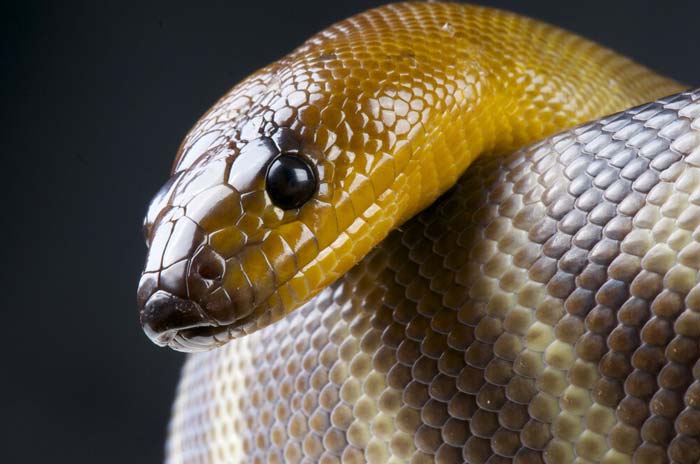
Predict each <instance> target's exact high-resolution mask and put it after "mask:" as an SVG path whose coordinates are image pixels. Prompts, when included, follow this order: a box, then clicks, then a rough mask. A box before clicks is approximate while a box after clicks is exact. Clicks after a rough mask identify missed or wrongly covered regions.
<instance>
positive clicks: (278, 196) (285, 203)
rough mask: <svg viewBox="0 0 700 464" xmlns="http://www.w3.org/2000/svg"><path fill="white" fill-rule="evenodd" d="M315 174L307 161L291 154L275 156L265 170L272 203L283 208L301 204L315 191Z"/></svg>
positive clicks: (286, 208)
mask: <svg viewBox="0 0 700 464" xmlns="http://www.w3.org/2000/svg"><path fill="white" fill-rule="evenodd" d="M316 184H317V181H316V174H315V172H314V169H313V168H312V167H311V165H310V164H309V162H308V161H306V160H305V159H304V158H303V157H301V156H298V155H292V154H282V155H280V156H278V157H277V158H275V160H274V161H273V162H272V164H270V168H269V169H268V170H267V177H266V179H265V185H266V187H265V188H266V189H267V194H268V195H270V198H271V199H272V203H274V204H275V206H277V207H279V208H282V209H284V210H288V209H295V208H299V207H300V206H302V205H303V204H304V203H306V202H307V201H309V199H310V198H311V197H312V196H313V195H314V192H316Z"/></svg>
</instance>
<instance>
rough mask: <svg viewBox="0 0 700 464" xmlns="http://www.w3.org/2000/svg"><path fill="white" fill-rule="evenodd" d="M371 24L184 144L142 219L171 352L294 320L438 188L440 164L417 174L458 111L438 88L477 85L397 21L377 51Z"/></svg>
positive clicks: (155, 320)
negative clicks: (432, 137)
mask: <svg viewBox="0 0 700 464" xmlns="http://www.w3.org/2000/svg"><path fill="white" fill-rule="evenodd" d="M370 19H371V15H370V16H367V17H365V18H364V21H365V23H361V24H360V23H358V24H356V25H354V26H352V27H353V28H355V29H358V30H357V31H355V32H353V31H349V30H347V26H348V25H347V24H346V26H345V27H346V29H345V30H343V29H341V28H339V26H336V27H335V28H331V29H329V30H327V31H325V32H323V33H321V34H320V35H318V36H316V37H314V38H312V39H310V40H309V41H308V42H306V43H305V44H304V45H302V46H301V47H300V48H299V49H297V50H295V51H294V52H292V53H291V54H290V55H288V56H287V57H285V58H283V59H281V60H279V61H277V62H276V63H274V64H272V65H270V66H268V67H266V68H264V69H262V70H260V71H259V72H257V73H255V74H253V75H252V76H250V77H248V78H247V79H245V80H244V81H243V82H241V83H240V84H238V85H237V86H235V87H234V88H233V89H232V90H231V91H229V92H228V93H227V94H226V95H225V96H224V97H223V98H222V99H220V100H219V101H218V102H217V103H216V104H215V105H214V106H213V107H212V108H211V109H210V110H209V111H208V112H207V113H206V114H205V115H204V116H203V117H202V118H201V119H200V120H199V121H198V122H197V124H196V125H195V126H194V127H193V128H192V129H191V131H190V133H189V134H188V135H187V136H186V138H185V140H184V142H183V143H182V145H181V147H180V149H179V151H178V155H177V157H176V160H175V163H174V166H173V169H172V173H171V177H170V179H169V180H168V181H167V183H166V184H165V185H164V186H163V187H162V188H161V190H160V191H159V192H158V193H157V194H156V196H155V197H154V198H153V200H152V202H151V204H150V206H149V209H148V213H147V216H146V219H145V223H144V232H145V237H146V243H147V245H148V247H149V251H148V257H147V260H146V264H145V269H144V271H143V274H142V277H141V280H140V283H139V289H138V304H139V306H140V311H141V317H140V318H141V323H142V325H143V327H144V330H145V332H146V333H147V334H148V336H149V337H150V338H151V339H152V340H153V341H154V342H156V343H157V344H159V345H169V346H170V347H172V348H174V349H176V350H182V351H197V350H203V349H209V348H213V347H215V346H218V345H221V344H223V343H225V342H226V341H228V340H230V339H231V338H234V337H238V336H241V335H244V334H246V333H249V332H252V331H255V330H257V329H259V328H261V327H264V326H266V325H268V324H269V323H271V322H273V321H275V320H277V319H279V318H280V317H283V316H284V315H285V314H288V313H289V312H291V311H293V310H294V309H295V308H297V307H298V306H299V305H301V304H303V303H304V302H306V301H308V300H309V299H310V298H311V297H312V296H313V295H315V294H316V293H317V292H319V291H320V290H321V289H323V288H324V287H326V286H327V285H329V284H331V283H332V282H333V281H335V280H336V279H337V278H338V276H340V275H342V274H344V273H345V272H346V271H348V270H349V269H350V268H351V267H352V266H353V265H354V264H355V263H357V262H358V261H359V260H360V259H361V258H362V257H363V256H365V255H366V254H367V253H368V251H369V250H370V249H371V248H372V247H374V246H375V245H376V244H377V243H378V242H379V241H380V240H381V239H382V238H384V237H385V236H386V235H387V233H388V232H389V231H390V230H391V229H392V228H393V227H394V226H395V225H396V223H397V222H399V221H401V218H404V217H408V216H410V215H411V212H412V210H415V209H416V208H420V207H422V206H424V204H425V203H426V201H425V198H426V191H428V192H429V193H428V196H427V197H428V198H429V197H430V196H432V197H433V198H434V197H435V196H436V194H437V193H438V191H439V190H440V188H441V186H440V184H441V182H439V176H438V175H437V170H436V167H435V166H433V167H432V168H431V170H430V171H428V172H429V174H428V175H426V173H425V172H423V174H422V176H423V178H422V179H421V180H420V182H417V181H416V179H413V177H414V176H413V175H411V176H409V175H407V174H404V173H405V172H407V171H408V169H407V168H408V167H409V165H411V164H412V160H414V159H415V158H414V156H413V155H414V153H413V152H414V149H415V144H416V141H417V140H418V139H419V138H421V137H423V136H424V132H425V130H426V126H425V123H426V122H427V121H428V120H429V119H430V118H431V117H432V114H433V113H435V112H437V114H441V113H442V112H443V111H444V110H445V109H449V108H448V107H446V106H444V105H442V104H440V102H437V103H438V104H437V105H436V104H435V103H436V102H435V101H434V100H436V99H437V98H438V97H437V95H436V94H434V92H436V91H437V92H439V91H440V89H441V88H442V87H444V86H453V87H454V88H453V89H452V90H453V91H454V90H458V89H460V88H463V89H465V90H468V89H472V90H473V82H472V83H469V82H467V78H468V76H457V75H450V74H449V73H448V72H443V73H437V75H436V71H435V64H434V61H435V60H434V57H432V58H431V52H430V50H429V45H427V46H426V45H425V44H421V45H420V46H417V47H412V46H409V45H408V44H406V45H404V44H400V43H393V42H392V41H391V40H390V39H389V40H387V39H388V38H389V35H390V34H389V33H390V32H391V23H390V22H387V23H386V24H384V25H383V26H382V27H378V26H377V25H374V26H373V28H374V29H376V31H375V34H379V35H384V36H387V39H382V42H383V43H381V44H375V45H373V43H372V37H371V36H368V35H367V34H366V31H367V30H368V23H366V21H368V20H370ZM375 19H376V18H375ZM385 19H390V18H385ZM360 29H363V30H364V31H365V32H364V33H360V32H361V31H360ZM348 32H349V33H348ZM436 40H437V38H436ZM421 60H423V62H421ZM445 60H449V57H445ZM423 68H425V69H423ZM439 81H442V82H439ZM417 83H418V84H419V85H420V86H424V85H425V84H426V83H431V84H432V85H433V86H434V89H433V90H432V91H431V92H428V91H427V90H426V92H425V93H423V92H418V91H417V89H416V84H417ZM453 93H454V92H453ZM454 105H455V103H454V102H453V103H452V106H454ZM413 167H414V166H411V168H413ZM453 170H454V167H452V166H449V167H447V168H446V171H448V172H449V171H453ZM416 172H418V171H416ZM452 177H453V178H455V175H453V176H452ZM442 180H443V181H444V182H442V183H445V182H449V181H450V180H449V176H446V177H445V178H444V179H442Z"/></svg>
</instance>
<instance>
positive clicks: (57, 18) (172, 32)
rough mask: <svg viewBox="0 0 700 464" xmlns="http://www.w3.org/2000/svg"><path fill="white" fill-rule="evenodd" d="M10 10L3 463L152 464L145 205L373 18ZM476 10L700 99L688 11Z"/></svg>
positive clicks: (294, 6) (331, 8)
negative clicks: (182, 162) (330, 35)
mask: <svg viewBox="0 0 700 464" xmlns="http://www.w3.org/2000/svg"><path fill="white" fill-rule="evenodd" d="M16 3H18V4H19V3H21V6H20V5H17V4H15V5H7V4H5V5H3V7H2V12H1V13H0V18H1V19H0V22H1V23H2V24H1V25H0V26H1V27H0V59H1V60H2V61H1V62H0V92H1V93H2V99H1V100H0V101H1V102H2V103H1V104H0V117H1V119H0V127H1V128H2V129H1V131H2V132H1V134H2V136H1V137H0V147H1V148H2V151H1V153H2V165H0V166H1V167H0V172H1V173H2V179H3V182H2V188H3V191H4V195H3V197H2V199H3V200H4V201H3V208H2V210H3V211H2V222H1V224H2V235H1V237H2V247H1V248H0V249H1V250H2V251H0V253H1V255H0V256H2V264H3V265H2V267H1V271H0V272H1V274H0V282H2V292H1V294H2V297H1V298H2V300H1V303H2V304H1V306H0V307H1V308H2V311H3V312H2V316H3V317H2V320H3V325H2V330H1V331H0V332H1V333H2V338H1V340H2V343H3V361H2V370H1V371H0V393H2V395H1V396H0V398H1V399H2V406H1V408H0V411H1V412H0V427H1V429H0V436H2V442H3V445H2V447H0V461H2V462H40V461H41V462H44V460H45V459H49V460H50V462H65V463H79V462H100V463H141V462H144V463H146V462H158V461H160V460H161V459H162V448H163V442H164V438H165V427H166V423H167V420H168V416H169V409H170V404H171V401H172V398H173V393H174V390H175V386H176V382H177V378H178V370H179V367H180V365H181V363H182V361H183V359H184V357H183V356H182V355H180V354H177V353H174V352H171V351H169V350H164V349H158V348H156V347H155V346H154V345H152V344H151V343H150V342H148V340H147V339H146V337H145V336H144V335H143V334H142V332H141V329H140V327H139V325H138V322H137V314H136V307H135V302H134V300H135V290H136V283H137V281H138V277H139V273H140V270H141V265H142V262H143V257H144V253H145V247H144V245H143V241H142V238H141V218H142V215H143V213H144V212H145V209H146V204H147V202H148V200H149V198H150V196H151V194H152V193H154V192H155V191H156V190H157V188H158V187H159V185H160V184H161V183H162V182H163V181H164V180H165V178H166V176H167V172H168V169H169V167H170V164H171V161H172V158H173V155H174V153H175V151H176V149H177V147H178V144H179V142H180V140H181V139H182V137H183V136H184V135H185V133H186V131H187V130H188V128H189V127H190V126H191V125H192V124H193V123H194V121H195V120H196V119H197V118H198V117H199V115H200V114H201V113H202V112H203V111H204V110H206V108H207V107H208V106H209V105H210V104H211V103H212V102H213V101H214V100H215V99H216V98H217V97H218V96H220V95H221V94H222V93H224V92H225V91H226V90H227V89H228V88H229V87H231V86H232V85H233V84H235V83H236V82H237V81H238V80H240V79H241V78H243V77H244V76H245V75H247V74H248V73H250V72H252V71H254V70H255V69H257V68H259V67H260V66H262V65H264V64H267V63H268V62H270V61H273V60H275V59H277V58H278V57H280V56H281V55H283V54H285V53H286V52H288V51H289V50H290V49H292V48H293V47H295V46H296V45H298V44H300V43H301V42H302V41H303V40H304V39H305V38H306V37H308V36H309V35H310V34H312V33H314V32H316V31H317V30H320V29H322V28H323V27H325V26H327V25H329V24H331V23H332V22H334V21H336V20H340V19H342V18H344V17H346V16H348V15H350V14H352V13H355V12H359V11H361V10H363V9H366V8H367V7H370V6H374V5H377V4H380V3H381V2H373V1H355V2H349V4H345V5H336V4H335V3H336V2H327V1H313V0H294V1H251V2H245V3H241V2H234V1H230V0H229V1H226V2H218V3H215V2H206V3H205V4H201V6H197V7H194V6H192V4H193V3H195V2H189V4H188V3H187V2H180V1H161V2H153V3H151V4H148V5H139V6H136V5H135V4H131V5H128V4H125V3H123V2H112V3H103V4H100V5H99V6H96V5H93V2H84V3H68V2H54V3H52V4H49V3H45V4H43V3H37V2H28V3H25V2H16ZM135 3H136V2H135ZM139 3H140V2H139ZM199 3H201V2H199ZM484 3H485V4H490V5H495V6H499V7H505V8H511V9H514V10H516V11H519V12H522V13H525V14H528V15H530V16H534V17H537V18H540V19H544V20H546V21H549V22H552V23H554V24H557V25H560V26H563V27H566V28H568V29H571V30H573V31H576V32H578V33H581V34H583V35H586V36H588V37H590V38H592V39H595V40H598V41H599V42H602V43H604V44H606V45H608V46H611V47H613V48H615V49H617V50H619V51H621V52H622V53H625V54H627V55H630V56H632V57H634V58H636V59H637V60H638V61H640V62H643V63H645V64H647V65H649V66H651V67H653V68H655V69H657V70H659V71H661V72H663V73H666V74H668V75H670V76H673V77H675V78H677V79H679V80H682V81H685V82H687V83H689V84H695V85H700V52H699V50H700V36H699V35H698V32H697V27H698V21H700V19H699V18H700V3H699V2H697V0H692V1H691V0H688V1H685V2H683V1H675V2H671V1H666V2H652V1H639V0H628V1H613V0H610V1H586V2H568V1H563V0H557V1H544V0H543V1H534V0H531V1H528V2H523V1H518V0H512V1H505V0H504V1H489V2H484Z"/></svg>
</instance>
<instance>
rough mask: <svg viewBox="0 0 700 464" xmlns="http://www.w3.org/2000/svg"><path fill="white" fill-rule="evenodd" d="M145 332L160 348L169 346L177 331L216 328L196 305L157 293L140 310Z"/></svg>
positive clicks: (171, 295) (182, 299) (162, 292)
mask: <svg viewBox="0 0 700 464" xmlns="http://www.w3.org/2000/svg"><path fill="white" fill-rule="evenodd" d="M140 319H141V325H142V326H143V330H144V332H146V335H148V338H150V339H151V340H152V341H153V342H154V343H156V344H158V345H160V346H166V345H171V346H173V341H174V339H175V336H176V335H177V334H178V332H180V331H184V330H189V331H201V330H204V331H207V330H208V329H211V328H214V327H216V324H215V323H213V322H211V321H210V320H209V318H208V317H207V316H206V315H205V314H204V312H203V311H202V308H201V307H200V306H199V304H197V303H196V302H194V301H192V300H187V299H184V298H180V297H178V296H175V295H173V294H171V293H168V292H165V291H163V290H159V291H157V292H155V293H154V294H153V295H151V296H150V297H149V298H148V300H147V301H146V304H144V306H143V309H141V315H140Z"/></svg>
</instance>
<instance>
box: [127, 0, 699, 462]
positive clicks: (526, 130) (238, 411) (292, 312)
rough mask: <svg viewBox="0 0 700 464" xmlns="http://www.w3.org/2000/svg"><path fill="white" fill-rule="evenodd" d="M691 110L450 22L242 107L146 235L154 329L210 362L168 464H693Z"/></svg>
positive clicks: (197, 137) (395, 22) (252, 90)
mask: <svg viewBox="0 0 700 464" xmlns="http://www.w3.org/2000/svg"><path fill="white" fill-rule="evenodd" d="M684 89H685V87H684V86H683V85H681V84H679V83H677V82H675V81H673V80H671V79H668V78H665V77H663V76H660V75H658V74H656V73H654V72H652V71H651V70H649V69H647V68H645V67H643V66H641V65H639V64H637V63H634V62H633V61H631V60H629V59H628V58H625V57H623V56H620V55H618V54H617V53H615V52H613V51H611V50H608V49H606V48H604V47H601V46H599V45H597V44H594V43H592V42H590V41H588V40H586V39H583V38H581V37H578V36H576V35H574V34H571V33H568V32H566V31H563V30H561V29H558V28H556V27H553V26H550V25H547V24H544V23H541V22H538V21H534V20H532V19H528V18H524V17H521V16H518V15H515V14H512V13H508V12H504V11H500V10H494V9H489V8H480V7H476V6H471V5H461V4H456V3H440V2H425V3H422V2H421V3H398V4H391V5H385V6H382V7H379V8H375V9H373V10H369V11H367V12H364V13H360V14H358V15H356V16H353V17H351V18H348V19H347V20H345V21H342V22H340V23H338V24H335V25H333V26H331V27H329V28H327V29H326V30H324V31H322V32H320V33H318V34H316V35H315V36H313V37H311V38H310V39H309V40H307V41H306V42H305V43H303V44H302V45H301V46H299V47H298V48H296V49H295V50H293V51H292V52H291V53H289V54H288V55H286V56H284V57H282V58H280V59H279V60H278V61H276V62H274V63H271V64H270V65H268V66H266V67H264V68H262V69H260V70H259V71H257V72H255V73H253V74H251V75H250V76H249V77H247V78H246V79H244V80H243V81H242V82H240V83H239V84H237V85H236V86H234V87H233V88H232V89H231V90H230V91H229V92H227V93H226V94H225V95H224V96H223V97H222V98H221V99H220V100H219V101H217V102H216V103H215V104H214V105H213V106H212V108H211V109H210V110H209V111H207V113H205V114H204V115H203V116H202V118H201V119H200V120H199V121H198V122H197V123H196V124H195V126H194V127H193V128H192V129H191V130H190V132H189V133H188V134H187V136H186V137H185V140H184V141H183V143H182V145H181V147H180V149H179V150H178V154H177V157H176V159H175V162H174V165H173V169H172V176H171V178H170V180H169V181H168V182H167V183H166V184H165V185H164V186H163V188H162V189H161V190H160V191H159V192H158V193H157V194H156V196H155V197H154V199H153V200H152V202H151V205H150V206H149V209H148V213H147V215H146V220H145V222H144V232H145V235H146V242H147V245H148V247H149V251H148V255H147V259H146V264H145V266H144V272H143V273H142V276H141V280H140V282H139V289H138V294H137V299H138V305H139V307H140V310H141V312H140V318H141V323H142V325H143V327H144V330H145V332H146V334H147V335H148V337H149V338H151V339H152V340H153V341H154V342H155V343H156V344H159V345H161V346H168V347H170V348H173V349H175V350H179V351H186V352H193V354H191V355H189V357H188V360H187V363H186V366H185V368H184V370H183V374H182V378H181V381H180V386H179V387H178V393H177V399H176V403H175V406H174V409H173V417H172V421H171V424H170V429H169V438H168V444H167V460H168V462H170V463H173V464H176V463H177V464H179V463H186V462H227V463H230V462H307V463H308V462H322V463H328V464H330V463H338V462H353V463H354V462H358V463H362V462H369V463H384V462H391V463H398V462H444V463H453V462H467V463H489V464H493V463H505V462H517V463H547V464H552V463H564V462H581V463H583V462H586V463H588V462H591V463H592V462H597V463H604V464H618V463H619V464H628V463H629V464H632V463H639V464H642V463H656V462H672V463H674V464H675V463H678V464H686V463H687V464H690V463H697V462H700V329H699V328H698V327H700V135H699V134H700V132H699V131H700V90H695V91H684ZM669 95H670V96H669ZM649 102H651V103H649ZM523 147H525V148H523Z"/></svg>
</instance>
